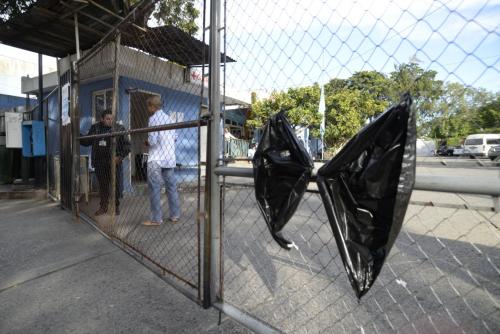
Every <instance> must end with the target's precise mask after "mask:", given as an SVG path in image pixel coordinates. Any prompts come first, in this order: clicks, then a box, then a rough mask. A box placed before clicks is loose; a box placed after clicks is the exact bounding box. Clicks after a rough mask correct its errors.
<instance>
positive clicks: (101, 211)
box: [94, 208, 108, 216]
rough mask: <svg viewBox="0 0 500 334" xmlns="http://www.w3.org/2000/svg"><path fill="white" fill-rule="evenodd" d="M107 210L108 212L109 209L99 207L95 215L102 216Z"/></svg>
mask: <svg viewBox="0 0 500 334" xmlns="http://www.w3.org/2000/svg"><path fill="white" fill-rule="evenodd" d="M106 212H108V209H106V208H99V210H97V211H96V212H95V213H94V216H102V215H103V214H105V213H106Z"/></svg>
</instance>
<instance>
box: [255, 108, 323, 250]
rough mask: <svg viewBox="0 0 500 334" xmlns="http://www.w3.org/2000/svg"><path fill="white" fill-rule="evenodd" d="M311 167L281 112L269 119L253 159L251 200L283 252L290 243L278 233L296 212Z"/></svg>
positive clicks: (311, 162) (305, 153) (307, 181)
mask: <svg viewBox="0 0 500 334" xmlns="http://www.w3.org/2000/svg"><path fill="white" fill-rule="evenodd" d="M313 167H314V164H313V161H312V160H311V158H310V157H309V155H308V154H307V151H306V149H305V148H304V145H303V144H302V143H300V142H299V140H298V139H297V137H296V136H295V133H294V131H293V129H292V127H291V126H290V123H289V122H288V120H287V118H286V117H285V115H284V112H283V111H282V112H279V113H278V114H276V115H275V116H273V117H271V118H270V119H269V121H268V122H267V124H266V126H265V127H264V131H263V133H262V138H261V140H260V142H259V145H258V147H257V150H256V152H255V155H254V158H253V177H254V182H255V197H256V199H257V203H258V205H259V208H260V211H261V212H262V215H263V216H264V219H265V220H266V223H267V226H268V228H269V230H270V231H271V235H272V236H273V238H274V240H276V242H277V243H278V244H279V245H280V246H281V247H283V248H285V249H290V248H291V247H292V245H293V244H292V243H291V242H290V241H288V240H287V239H285V238H284V237H283V235H282V234H281V230H282V229H283V227H284V226H285V225H286V223H287V222H288V220H289V219H290V218H291V217H292V215H293V214H294V212H295V210H296V209H297V206H298V205H299V203H300V200H301V199H302V196H303V195H304V192H305V191H306V189H307V184H308V183H309V178H310V176H311V172H312V170H313Z"/></svg>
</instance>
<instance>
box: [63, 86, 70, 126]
mask: <svg viewBox="0 0 500 334" xmlns="http://www.w3.org/2000/svg"><path fill="white" fill-rule="evenodd" d="M69 90H70V85H69V83H67V84H64V86H63V87H62V90H61V120H62V125H63V126H65V125H68V124H70V123H71V118H70V117H69V96H70V94H69Z"/></svg>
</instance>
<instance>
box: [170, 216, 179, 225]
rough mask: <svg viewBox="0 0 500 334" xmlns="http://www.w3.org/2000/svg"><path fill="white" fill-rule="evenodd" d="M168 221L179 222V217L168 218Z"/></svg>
mask: <svg viewBox="0 0 500 334" xmlns="http://www.w3.org/2000/svg"><path fill="white" fill-rule="evenodd" d="M168 221H169V222H171V223H173V224H175V223H178V222H179V217H172V218H168Z"/></svg>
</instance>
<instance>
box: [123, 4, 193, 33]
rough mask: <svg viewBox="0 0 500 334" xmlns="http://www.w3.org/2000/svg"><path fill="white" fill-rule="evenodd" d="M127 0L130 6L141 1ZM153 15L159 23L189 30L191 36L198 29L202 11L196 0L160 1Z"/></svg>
mask: <svg viewBox="0 0 500 334" xmlns="http://www.w3.org/2000/svg"><path fill="white" fill-rule="evenodd" d="M125 1H128V3H129V6H133V5H136V4H137V3H139V2H140V0H125ZM150 14H151V13H150ZM152 16H153V18H154V19H155V20H156V23H157V24H158V25H172V26H174V27H177V28H179V29H181V30H183V31H185V32H187V33H188V34H190V35H191V36H193V35H194V34H196V32H197V31H198V26H197V25H196V19H197V18H198V16H200V11H199V10H198V9H196V7H195V5H194V0H162V1H158V2H157V5H156V6H155V8H154V9H153V11H152ZM148 17H149V15H148Z"/></svg>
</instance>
